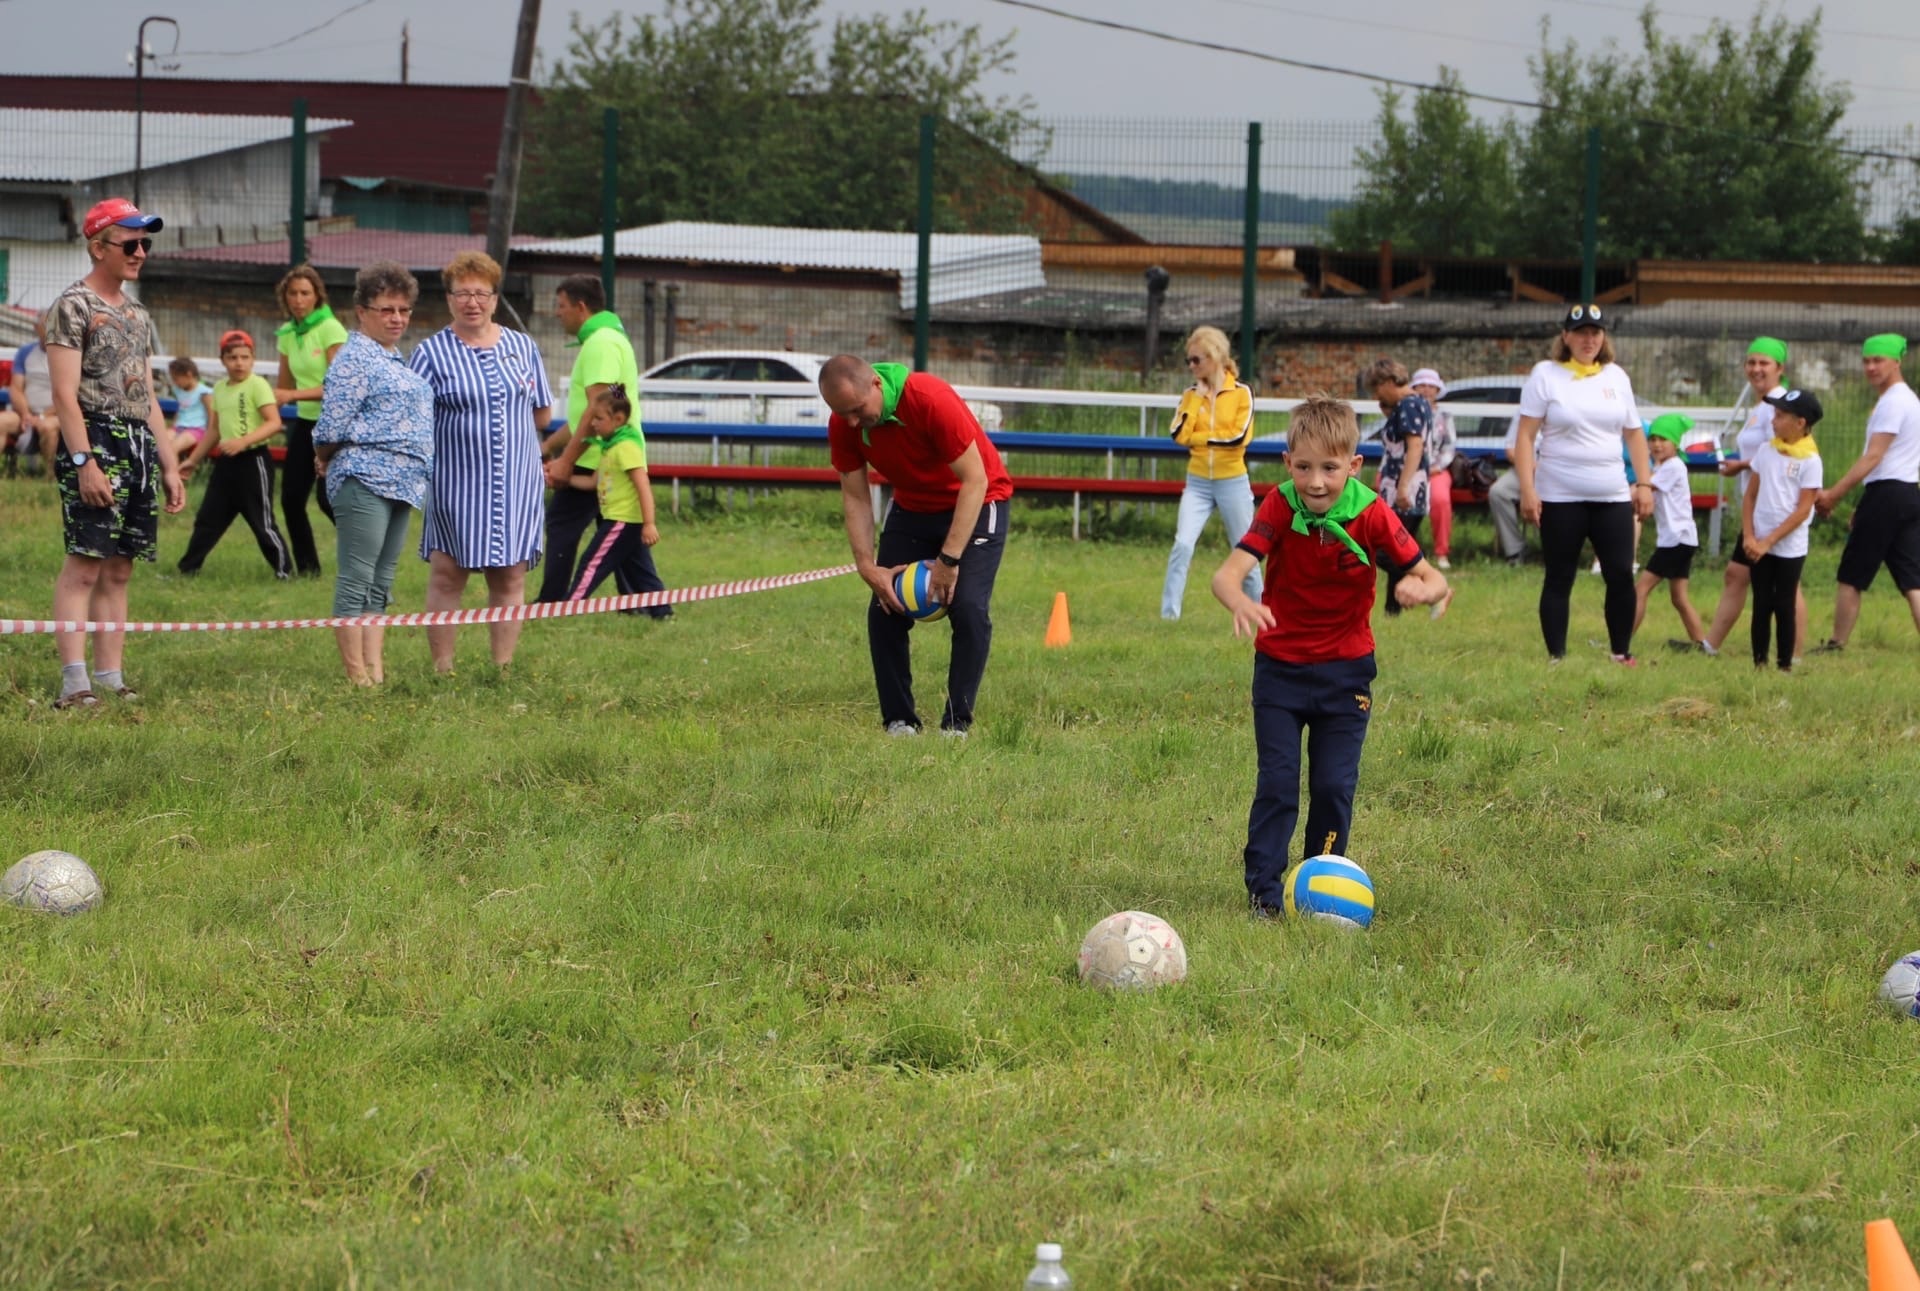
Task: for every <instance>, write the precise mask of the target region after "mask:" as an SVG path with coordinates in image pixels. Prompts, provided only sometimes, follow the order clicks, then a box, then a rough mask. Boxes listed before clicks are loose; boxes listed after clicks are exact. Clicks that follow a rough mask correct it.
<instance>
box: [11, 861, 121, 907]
mask: <svg viewBox="0 0 1920 1291" xmlns="http://www.w3.org/2000/svg"><path fill="white" fill-rule="evenodd" d="M106 896H107V890H106V889H105V888H103V887H101V886H100V876H99V875H97V874H95V873H94V872H93V867H92V866H90V865H88V864H87V863H86V862H85V861H83V860H81V859H80V858H79V857H77V856H75V855H74V854H73V853H72V852H56V851H45V852H35V853H33V854H32V855H31V856H23V857H21V858H20V860H18V861H17V862H15V863H14V866H13V868H12V869H10V870H8V871H7V872H6V875H5V876H4V877H0V901H5V902H7V903H8V904H10V905H17V906H21V907H23V908H25V909H28V910H39V911H41V912H43V913H45V914H79V913H80V912H81V911H83V910H91V909H93V908H94V907H95V906H97V905H99V904H100V903H101V902H102V901H104V900H106Z"/></svg>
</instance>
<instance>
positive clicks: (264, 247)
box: [157, 229, 535, 273]
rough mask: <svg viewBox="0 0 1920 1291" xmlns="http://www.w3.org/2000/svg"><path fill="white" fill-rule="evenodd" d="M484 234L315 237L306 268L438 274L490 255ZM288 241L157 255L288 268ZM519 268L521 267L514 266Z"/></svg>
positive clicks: (520, 245) (522, 241)
mask: <svg viewBox="0 0 1920 1291" xmlns="http://www.w3.org/2000/svg"><path fill="white" fill-rule="evenodd" d="M534 240H535V239H532V238H529V237H527V236H526V235H525V234H518V235H515V237H514V238H513V240H512V241H511V243H510V245H511V246H512V248H513V250H515V251H524V250H525V249H526V247H527V244H528V243H529V242H531V241H534ZM486 249H487V239H486V235H485V234H482V233H472V234H467V233H408V232H402V231H399V230H396V229H354V230H353V231H352V232H349V233H316V234H313V235H312V236H310V237H309V238H308V239H307V263H308V264H310V265H313V266H315V267H316V268H320V269H358V268H360V267H361V266H363V265H369V264H372V263H373V262H374V261H376V260H394V261H397V262H399V263H400V264H402V265H405V266H406V267H407V268H408V269H410V270H412V271H413V272H414V273H438V272H440V268H441V266H442V265H444V264H446V263H447V261H449V260H451V259H453V257H454V256H456V255H458V254H459V253H460V252H462V251H485V250H486ZM287 254H288V247H287V240H286V239H285V238H281V239H280V240H279V241H277V242H244V243H238V244H235V245H232V246H218V247H181V248H175V249H171V250H168V251H166V252H163V253H157V258H158V259H164V260H168V261H172V260H216V261H219V262H221V263H223V264H271V265H284V264H286V263H287ZM514 267H515V268H518V267H519V266H517V265H516V266H514Z"/></svg>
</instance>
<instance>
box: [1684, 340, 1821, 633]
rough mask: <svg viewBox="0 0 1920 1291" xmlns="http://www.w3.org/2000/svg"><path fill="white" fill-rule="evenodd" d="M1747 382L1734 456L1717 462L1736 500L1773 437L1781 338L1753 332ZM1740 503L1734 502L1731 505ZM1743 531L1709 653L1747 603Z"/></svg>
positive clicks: (1797, 606) (1802, 613) (1799, 609)
mask: <svg viewBox="0 0 1920 1291" xmlns="http://www.w3.org/2000/svg"><path fill="white" fill-rule="evenodd" d="M1744 370H1745V372H1746V377H1747V384H1748V385H1749V386H1751V387H1753V408H1752V409H1751V410H1750V411H1749V412H1748V413H1747V420H1746V421H1745V423H1744V424H1742V425H1741V427H1740V433H1739V435H1738V436H1737V437H1736V438H1735V439H1734V454H1735V455H1734V456H1733V457H1731V458H1729V459H1727V460H1726V461H1724V462H1722V463H1720V474H1722V475H1725V476H1729V477H1737V478H1738V479H1739V481H1740V494H1739V497H1740V498H1745V497H1746V495H1747V489H1748V488H1749V487H1750V486H1751V483H1752V479H1753V476H1752V474H1751V468H1752V466H1753V455H1754V454H1755V453H1757V452H1759V451H1760V445H1762V444H1764V443H1766V442H1767V441H1768V440H1770V439H1772V438H1773V405H1772V404H1770V403H1768V402H1767V399H1768V397H1769V396H1771V395H1777V394H1785V393H1786V392H1787V388H1786V385H1785V384H1784V383H1785V381H1786V379H1787V346H1786V343H1785V342H1784V341H1776V340H1774V339H1773V337H1771V336H1756V337H1754V339H1753V344H1752V345H1749V346H1748V347H1747V358H1746V362H1745V365H1744ZM1734 505H1735V507H1736V508H1737V507H1738V506H1739V501H1738V500H1736V501H1735V503H1734ZM1743 536H1744V535H1742V534H1735V535H1734V537H1733V551H1732V553H1731V554H1730V555H1728V557H1727V572H1726V579H1725V582H1724V583H1723V584H1722V585H1721V588H1720V604H1719V605H1718V606H1716V607H1715V608H1714V611H1713V622H1712V623H1710V624H1709V625H1708V626H1707V635H1706V650H1707V653H1709V654H1715V653H1718V652H1719V649H1720V646H1721V644H1722V643H1723V642H1725V641H1726V639H1727V636H1728V634H1729V633H1731V632H1732V631H1733V625H1734V624H1736V623H1738V622H1739V621H1740V612H1741V611H1742V610H1744V609H1746V607H1747V588H1748V586H1749V585H1750V584H1751V583H1752V581H1753V562H1752V561H1750V560H1748V559H1747V552H1746V544H1745V543H1743V542H1742V541H1741V538H1742V537H1743ZM1794 595H1795V596H1796V597H1798V599H1797V600H1796V601H1795V602H1794V611H1793V614H1794V624H1795V628H1794V631H1795V636H1794V641H1795V645H1794V654H1795V656H1796V657H1797V656H1798V655H1799V654H1801V653H1802V652H1803V650H1804V648H1805V645H1806V640H1807V594H1806V592H1805V590H1804V589H1799V588H1796V590H1795V592H1794Z"/></svg>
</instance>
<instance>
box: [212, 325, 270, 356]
mask: <svg viewBox="0 0 1920 1291" xmlns="http://www.w3.org/2000/svg"><path fill="white" fill-rule="evenodd" d="M232 345H244V346H246V347H247V348H248V349H250V350H254V349H258V348H260V347H259V346H257V345H255V344H254V343H253V337H252V336H250V335H248V334H247V333H245V332H243V331H241V330H240V329H239V328H237V327H236V328H234V329H233V330H232V331H230V332H222V333H221V334H220V353H221V355H222V357H224V356H225V355H226V352H227V347H229V346H232Z"/></svg>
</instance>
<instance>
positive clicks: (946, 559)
mask: <svg viewBox="0 0 1920 1291" xmlns="http://www.w3.org/2000/svg"><path fill="white" fill-rule="evenodd" d="M940 563H941V564H943V565H945V566H946V567H947V568H948V569H958V568H960V558H959V557H958V556H949V555H947V553H946V552H944V551H943V552H941V553H940Z"/></svg>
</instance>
